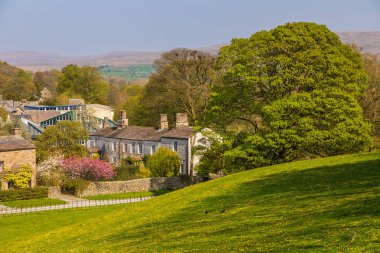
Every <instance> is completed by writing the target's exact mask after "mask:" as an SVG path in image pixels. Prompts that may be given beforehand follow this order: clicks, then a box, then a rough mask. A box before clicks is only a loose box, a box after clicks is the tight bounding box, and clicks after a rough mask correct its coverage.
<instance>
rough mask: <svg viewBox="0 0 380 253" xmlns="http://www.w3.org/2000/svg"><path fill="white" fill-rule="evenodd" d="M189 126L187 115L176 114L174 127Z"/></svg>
mask: <svg viewBox="0 0 380 253" xmlns="http://www.w3.org/2000/svg"><path fill="white" fill-rule="evenodd" d="M184 126H189V121H188V120H187V113H177V114H176V122H175V127H176V128H179V127H184Z"/></svg>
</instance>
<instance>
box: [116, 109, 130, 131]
mask: <svg viewBox="0 0 380 253" xmlns="http://www.w3.org/2000/svg"><path fill="white" fill-rule="evenodd" d="M126 126H128V118H127V111H126V110H121V111H120V112H119V121H118V127H119V128H123V127H126Z"/></svg>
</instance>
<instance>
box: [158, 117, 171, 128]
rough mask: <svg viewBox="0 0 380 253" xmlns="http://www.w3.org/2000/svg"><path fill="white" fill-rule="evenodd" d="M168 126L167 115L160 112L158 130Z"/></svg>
mask: <svg viewBox="0 0 380 253" xmlns="http://www.w3.org/2000/svg"><path fill="white" fill-rule="evenodd" d="M168 128H169V122H168V115H167V114H161V115H160V130H162V129H168Z"/></svg>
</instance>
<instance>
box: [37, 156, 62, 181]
mask: <svg viewBox="0 0 380 253" xmlns="http://www.w3.org/2000/svg"><path fill="white" fill-rule="evenodd" d="M62 158H63V157H59V156H58V157H49V158H48V159H47V160H44V161H43V162H41V163H39V164H37V183H38V184H39V185H44V186H59V185H60V184H61V183H62V180H63V179H64V178H65V173H64V172H63V170H62V168H61V166H60V165H61V160H62Z"/></svg>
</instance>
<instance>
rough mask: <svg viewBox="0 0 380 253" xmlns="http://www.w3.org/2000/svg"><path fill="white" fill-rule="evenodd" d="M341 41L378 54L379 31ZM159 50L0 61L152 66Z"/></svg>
mask: <svg viewBox="0 0 380 253" xmlns="http://www.w3.org/2000/svg"><path fill="white" fill-rule="evenodd" d="M338 35H339V36H340V37H341V39H342V41H343V42H344V43H355V44H357V45H359V46H360V47H362V48H363V51H365V52H371V53H375V54H380V31H378V32H342V33H338ZM225 45H227V43H224V44H218V45H212V46H208V47H203V48H199V50H202V51H205V52H208V53H210V54H217V53H218V51H219V49H220V48H221V47H222V46H225ZM161 54H162V52H128V51H116V52H110V53H107V54H101V55H92V56H65V55H59V54H48V53H40V52H31V51H17V52H4V53H0V60H1V61H6V62H8V63H9V64H12V65H14V66H17V67H20V68H23V69H25V70H29V71H37V70H48V69H52V68H56V69H60V68H62V67H64V66H66V65H68V64H78V65H81V66H83V65H90V66H96V67H99V66H117V67H130V66H135V65H138V66H141V65H151V64H152V63H153V61H154V60H155V59H157V58H159V57H160V55H161Z"/></svg>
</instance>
